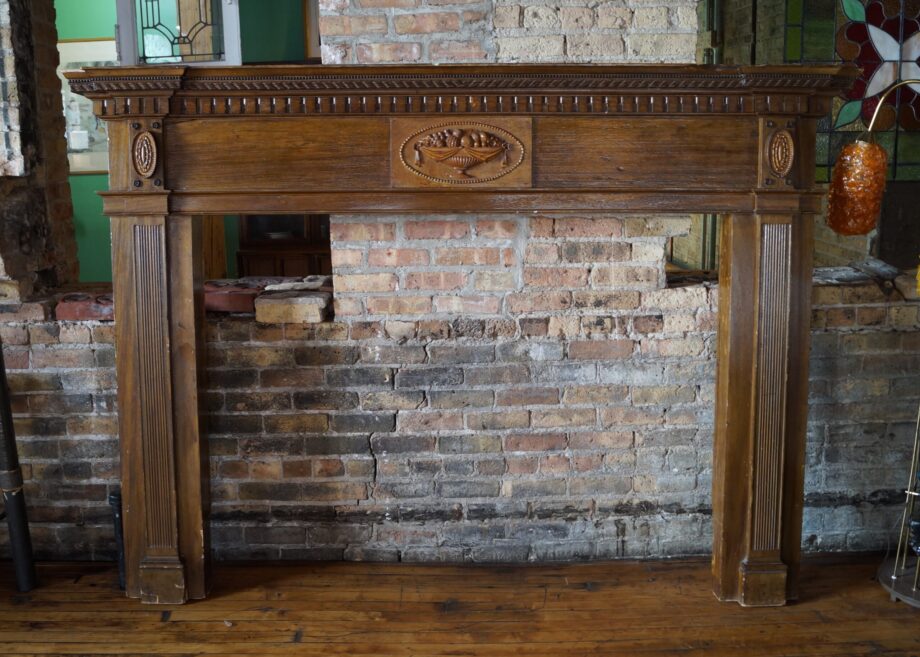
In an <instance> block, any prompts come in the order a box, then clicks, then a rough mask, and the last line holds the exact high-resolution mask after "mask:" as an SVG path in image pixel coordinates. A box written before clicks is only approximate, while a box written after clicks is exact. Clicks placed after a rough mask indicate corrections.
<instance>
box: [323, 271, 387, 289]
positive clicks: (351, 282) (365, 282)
mask: <svg viewBox="0 0 920 657" xmlns="http://www.w3.org/2000/svg"><path fill="white" fill-rule="evenodd" d="M396 283H397V279H396V274H335V276H334V278H333V286H334V287H335V289H336V291H337V292H392V291H393V290H395V289H396Z"/></svg>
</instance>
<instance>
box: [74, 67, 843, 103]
mask: <svg viewBox="0 0 920 657" xmlns="http://www.w3.org/2000/svg"><path fill="white" fill-rule="evenodd" d="M65 75H66V77H67V78H68V79H69V80H70V81H71V86H72V87H73V89H74V91H76V92H78V93H82V94H85V95H90V96H105V95H108V94H114V93H117V92H124V91H134V92H137V91H144V92H157V91H162V92H167V93H168V92H176V91H183V92H196V91H197V92H202V93H207V92H213V91H261V90H265V91H283V90H302V91H356V92H362V91H364V92H375V91H380V92H399V91H410V92H411V91H419V90H431V91H434V92H437V91H439V90H440V91H456V92H461V91H474V92H494V91H500V90H512V91H516V92H521V91H528V90H532V91H553V90H558V91H562V90H586V91H602V90H636V91H639V90H648V91H653V90H674V91H694V90H701V91H702V90H707V91H713V90H718V91H725V92H728V93H730V92H736V93H737V92H752V91H754V92H757V91H761V92H770V91H779V90H783V91H787V92H789V91H793V92H795V91H799V92H809V91H818V92H823V93H837V92H839V91H840V90H843V89H845V88H847V87H848V86H849V85H850V84H851V83H852V82H853V80H854V79H855V78H856V77H857V75H858V69H856V68H855V67H851V66H844V67H837V66H821V67H802V66H707V65H688V64H654V65H649V64H632V65H629V64H618V65H606V64H463V65H449V66H440V65H413V66H405V65H385V66H325V65H323V66H318V65H312V66H307V65H267V66H234V67H189V66H140V67H106V68H86V69H84V70H82V71H69V72H67V73H65Z"/></svg>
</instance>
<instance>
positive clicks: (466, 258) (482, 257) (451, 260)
mask: <svg viewBox="0 0 920 657" xmlns="http://www.w3.org/2000/svg"><path fill="white" fill-rule="evenodd" d="M500 253H501V252H500V251H499V249H494V248H489V247H459V248H450V249H437V250H435V261H436V262H437V263H438V264H439V265H497V264H499V261H500V260H499V258H500Z"/></svg>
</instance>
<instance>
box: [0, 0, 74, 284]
mask: <svg viewBox="0 0 920 657" xmlns="http://www.w3.org/2000/svg"><path fill="white" fill-rule="evenodd" d="M0 57H2V62H0V63H2V68H0V90H2V93H0V126H3V127H2V128H0V136H2V139H3V141H2V142H0V217H2V219H3V222H2V227H0V302H3V301H6V302H9V301H14V302H15V301H20V300H22V299H29V298H31V297H33V296H35V295H40V294H41V293H43V292H44V291H45V290H46V289H48V288H49V287H51V286H54V285H59V284H62V283H67V282H70V281H73V280H76V277H77V271H78V264H77V250H76V249H77V246H76V239H75V237H74V228H73V208H72V206H71V200H70V185H69V183H68V178H67V177H68V173H69V170H68V165H67V144H66V141H65V139H64V114H63V109H62V105H61V85H60V82H59V80H58V77H57V74H56V72H55V69H56V68H57V65H58V54H57V32H56V29H55V25H54V4H53V2H52V0H34V1H30V2H27V1H26V0H0ZM4 144H6V145H7V146H11V147H12V148H8V147H6V148H5V147H4Z"/></svg>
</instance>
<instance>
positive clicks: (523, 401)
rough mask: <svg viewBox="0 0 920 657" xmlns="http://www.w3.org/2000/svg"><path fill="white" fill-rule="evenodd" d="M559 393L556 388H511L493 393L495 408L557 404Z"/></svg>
mask: <svg viewBox="0 0 920 657" xmlns="http://www.w3.org/2000/svg"><path fill="white" fill-rule="evenodd" d="M558 403H559V391H558V390H557V389H556V388H511V389H508V390H498V391H496V393H495V405H496V406H531V405H541V404H558Z"/></svg>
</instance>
